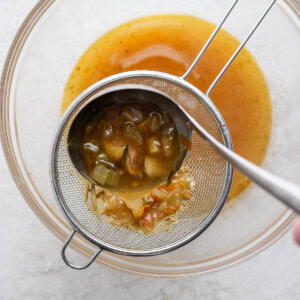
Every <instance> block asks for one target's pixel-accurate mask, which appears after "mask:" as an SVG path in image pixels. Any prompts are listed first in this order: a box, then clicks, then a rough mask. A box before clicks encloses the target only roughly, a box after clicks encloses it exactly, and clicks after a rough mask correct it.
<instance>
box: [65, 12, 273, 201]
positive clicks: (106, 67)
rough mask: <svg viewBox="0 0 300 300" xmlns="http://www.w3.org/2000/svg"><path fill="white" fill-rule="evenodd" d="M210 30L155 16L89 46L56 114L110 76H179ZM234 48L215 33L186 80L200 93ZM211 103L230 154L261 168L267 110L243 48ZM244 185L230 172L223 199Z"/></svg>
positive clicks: (200, 23)
mask: <svg viewBox="0 0 300 300" xmlns="http://www.w3.org/2000/svg"><path fill="white" fill-rule="evenodd" d="M214 28H215V25H214V24H212V23H209V22H207V21H204V20H201V19H198V18H195V17H192V16H180V15H158V16H150V17H145V18H141V19H137V20H133V21H131V22H128V23H125V24H123V25H121V26H119V27H117V28H115V29H113V30H111V31H110V32H108V33H106V34H105V35H104V36H102V37H100V38H99V39H98V40H97V41H96V42H94V43H93V44H92V45H91V46H90V47H89V48H88V49H87V50H86V52H85V53H84V54H83V55H82V57H81V58H80V59H79V61H78V62H77V64H76V66H75V67H74V69H73V71H72V73H71V75H70V78H69V80H68V82H67V85H66V88H65V92H64V96H63V101H62V106H61V110H62V112H63V111H64V110H65V109H66V108H67V107H68V105H69V104H70V103H71V102H72V101H73V99H74V98H75V97H76V96H77V95H78V94H80V93H81V92H82V91H83V90H84V89H86V88H87V87H88V86H90V85H91V84H93V83H95V82H97V81H98V80H100V79H103V78H105V77H107V76H110V75H113V74H116V73H120V72H125V71H130V70H156V71H162V72H167V73H171V74H173V75H179V76H180V75H183V74H184V73H185V71H186V70H187V68H188V66H189V65H190V64H191V62H192V61H193V60H194V58H195V57H196V56H197V54H198V52H199V51H200V49H201V47H202V46H203V45H204V43H205V42H206V40H207V39H208V38H209V35H210V34H211V32H212V31H213V29H214ZM238 45H239V42H238V40H236V39H235V38H234V37H233V36H232V35H231V34H229V33H228V32H226V31H225V30H221V31H220V32H219V34H218V35H217V37H216V38H215V40H214V41H213V42H212V44H211V45H210V47H209V48H208V49H207V51H206V53H205V54H204V56H203V57H202V59H201V61H200V62H199V63H198V65H197V67H196V68H195V69H194V71H193V72H192V73H191V75H190V76H189V77H188V78H187V80H188V81H189V82H191V83H192V84H194V85H195V86H196V87H198V88H199V89H200V90H202V91H204V92H205V91H206V90H207V89H208V87H209V86H210V84H211V83H212V81H213V79H214V78H215V77H216V75H217V74H218V73H219V71H220V70H221V69H222V67H223V66H224V64H225V63H226V61H227V60H228V59H229V57H230V56H231V55H232V53H233V52H234V50H235V49H236V48H237V46H238ZM211 99H212V101H213V102H214V103H215V105H216V106H217V108H218V109H219V110H220V112H221V114H222V115H223V117H224V119H225V121H226V123H227V125H228V127H229V130H230V133H231V136H232V140H233V146H234V150H235V151H236V152H237V153H238V154H240V155H242V156H243V157H245V158H247V159H249V160H250V161H252V162H254V163H255V164H258V165H259V164H261V163H262V161H263V159H264V157H265V154H266V151H267V147H268V143H269V138H270V133H271V125H272V106H271V100H270V95H269V91H268V87H267V84H266V81H265V79H264V76H263V74H262V72H261V70H260V68H259V66H258V65H257V63H256V61H255V59H254V58H253V57H252V55H251V54H250V53H249V52H248V51H247V50H246V49H244V50H242V51H241V53H240V54H239V55H238V57H237V58H236V60H235V61H234V62H233V64H232V65H231V66H230V68H229V69H228V70H227V71H226V73H225V75H224V76H223V77H222V79H221V80H220V82H219V83H218V85H217V86H216V88H215V89H214V90H213V92H212V93H211ZM249 183H250V182H249V180H248V179H246V178H245V177H244V176H243V175H242V174H240V173H239V172H237V171H235V175H234V180H233V185H232V189H231V192H230V196H229V199H232V198H233V197H235V196H237V195H238V194H240V193H241V192H242V191H243V190H245V189H246V188H247V186H248V185H249Z"/></svg>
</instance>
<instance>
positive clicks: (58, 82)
mask: <svg viewBox="0 0 300 300" xmlns="http://www.w3.org/2000/svg"><path fill="white" fill-rule="evenodd" d="M231 2H232V0H230V1H229V0H228V1H227V0H226V1H217V0H214V1H213V0H202V1H197V0H190V1H179V0H178V1H177V0H176V1H174V0H152V1H146V0H141V1H136V0H126V1H125V0H115V1H101V0H89V1H84V0H58V1H51V0H44V1H40V2H39V3H38V4H37V5H36V7H35V8H34V9H33V10H32V11H31V13H30V14H29V16H28V17H27V19H26V20H25V21H24V23H23V25H22V26H21V28H20V30H19V32H18V33H17V35H16V38H15V40H14V42H13V44H12V47H11V49H10V51H9V54H8V56H7V60H6V64H5V68H4V71H3V77H2V81H1V106H2V110H1V126H2V128H1V131H2V132H1V133H2V144H3V148H4V153H5V155H6V159H7V162H8V164H9V167H10V170H11V173H12V175H13V178H14V180H15V182H16V183H17V186H18V188H19V189H20V191H21V193H22V195H23V197H24V199H25V200H26V201H27V202H28V204H29V205H30V206H31V208H32V209H33V211H34V212H35V213H36V214H37V215H38V216H39V218H40V219H41V221H42V222H43V223H44V224H45V225H46V226H47V227H48V228H49V229H50V230H51V231H52V232H53V233H54V234H55V235H56V236H57V237H58V238H59V239H61V240H63V241H64V240H66V238H67V236H68V235H69V234H70V232H71V230H70V227H69V226H68V224H66V221H65V219H64V217H63V216H62V214H61V212H60V211H59V209H58V206H57V204H56V201H55V199H54V195H53V192H52V190H51V186H50V180H49V174H48V170H49V152H50V145H51V140H52V137H53V135H54V132H55V129H56V125H57V123H58V121H59V118H60V103H61V98H62V94H63V90H64V87H65V84H66V81H67V78H68V76H69V74H70V72H71V70H72V68H73V66H74V65H75V63H76V61H77V60H78V58H79V57H80V56H81V54H82V53H83V51H84V50H85V49H86V48H87V47H88V46H89V45H90V44H91V43H92V42H93V41H95V40H96V39H97V38H98V37H100V36H101V35H102V34H104V33H105V32H107V31H108V30H110V29H111V28H113V27H115V26H117V25H119V24H121V23H123V22H126V21H128V20H131V19H134V18H137V17H141V16H145V15H152V14H162V13H168V14H191V15H194V16H198V17H200V18H203V19H207V20H209V21H211V22H214V23H217V22H218V21H219V20H220V19H221V18H222V16H223V14H224V12H225V11H226V10H227V8H228V7H229V5H230V3H231ZM268 2H269V0H263V1H262V0H255V1H251V4H250V2H249V1H241V3H239V4H238V5H237V7H236V9H235V11H234V12H233V14H232V16H231V17H230V19H229V20H228V22H226V23H225V26H224V27H225V29H227V30H228V31H229V32H231V33H232V34H233V35H234V36H236V37H237V38H238V39H240V40H241V39H243V37H244V36H245V34H246V33H247V31H248V30H249V29H250V27H251V26H252V25H253V24H254V22H255V20H256V19H257V18H258V16H259V15H260V14H261V13H262V11H263V10H264V8H265V7H266V6H267V4H268ZM299 11H300V6H299V4H297V2H295V1H278V3H277V4H276V5H275V6H274V7H273V9H272V10H271V12H270V13H269V15H268V16H267V18H266V19H265V20H264V21H263V23H262V24H261V26H260V28H259V29H258V31H257V32H256V33H255V35H254V36H253V37H252V39H251V40H250V42H249V44H248V45H247V48H248V49H249V50H250V52H251V53H252V54H253V55H254V57H255V58H256V60H257V61H258V63H259V65H260V67H261V68H262V70H263V73H264V75H265V77H266V80H267V82H268V85H269V88H270V93H271V98H272V103H273V128H272V136H271V142H270V146H269V149H268V153H267V156H266V159H265V162H264V165H263V166H264V167H265V168H266V169H268V170H270V171H273V172H275V173H279V174H281V175H282V176H284V177H286V178H288V179H291V180H293V181H294V182H298V183H300V172H299V170H300V151H299V149H300V138H299V130H300V101H299V96H300V84H299V78H300V57H299V53H300V21H299ZM294 217H295V216H294V214H293V213H292V212H291V211H289V210H287V209H286V208H285V207H284V206H283V205H281V204H280V203H279V202H278V201H276V200H274V199H273V198H272V197H271V196H269V195H267V194H266V193H265V192H263V191H262V190H261V189H260V188H258V187H256V186H255V185H250V187H249V188H248V189H247V190H246V191H245V192H244V193H243V194H241V195H240V196H239V197H238V198H236V199H235V200H234V201H232V202H230V203H229V204H228V205H227V206H226V207H225V208H224V209H223V211H222V213H221V215H220V216H219V217H218V218H217V220H216V221H215V222H214V223H213V224H212V225H211V226H210V227H209V228H208V230H207V231H205V232H204V233H203V234H202V235H201V236H200V237H199V238H198V239H196V240H195V241H193V242H191V243H190V244H188V245H187V246H184V247H183V248H181V249H178V250H176V251H174V252H171V253H169V254H165V255H161V256H156V257H150V258H132V257H130V258H129V257H122V256H118V255H114V254H111V253H107V252H105V253H103V254H101V255H100V256H99V257H98V262H101V263H103V264H105V265H108V266H111V267H114V268H116V269H119V270H126V271H128V272H132V273H135V274H142V275H152V276H168V277H176V276H186V275H193V274H201V273H206V272H211V271H215V270H220V269H223V268H224V267H228V266H230V265H233V264H236V263H238V262H241V261H243V260H245V259H247V258H249V257H251V256H253V255H256V254H258V253H260V252H261V251H262V250H264V249H266V248H267V247H269V246H270V245H272V244H273V243H274V242H275V241H277V240H278V239H279V238H280V237H282V236H283V235H284V234H285V233H286V232H287V231H288V230H289V228H290V226H291V224H292V223H293V220H294ZM72 246H73V248H74V249H76V250H77V251H79V252H81V253H84V254H87V255H90V254H91V253H92V252H93V251H94V246H93V245H91V244H90V243H88V242H87V241H85V240H84V239H80V238H77V239H75V240H73V242H72ZM57 255H59V251H58V252H57Z"/></svg>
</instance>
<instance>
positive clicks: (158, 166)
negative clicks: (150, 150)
mask: <svg viewBox="0 0 300 300" xmlns="http://www.w3.org/2000/svg"><path fill="white" fill-rule="evenodd" d="M144 170H145V173H146V174H147V175H148V176H149V177H150V178H154V177H162V176H165V175H166V171H165V169H164V164H163V162H162V161H161V159H159V158H156V157H151V156H146V157H145V162H144Z"/></svg>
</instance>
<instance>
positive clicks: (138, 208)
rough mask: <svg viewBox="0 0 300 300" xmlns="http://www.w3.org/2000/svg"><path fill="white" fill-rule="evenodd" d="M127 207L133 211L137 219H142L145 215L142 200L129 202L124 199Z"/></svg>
mask: <svg viewBox="0 0 300 300" xmlns="http://www.w3.org/2000/svg"><path fill="white" fill-rule="evenodd" d="M122 200H123V201H124V202H125V204H126V206H127V207H128V208H129V209H130V210H131V211H132V213H133V215H134V217H135V218H140V217H141V216H142V215H143V214H144V209H145V207H144V201H143V199H141V198H138V199H134V200H128V199H125V198H124V199H122Z"/></svg>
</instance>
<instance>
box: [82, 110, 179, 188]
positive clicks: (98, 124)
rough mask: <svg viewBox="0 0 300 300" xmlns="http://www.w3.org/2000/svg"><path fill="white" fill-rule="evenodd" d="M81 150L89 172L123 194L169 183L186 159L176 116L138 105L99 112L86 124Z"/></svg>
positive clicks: (98, 180) (103, 184)
mask: <svg viewBox="0 0 300 300" xmlns="http://www.w3.org/2000/svg"><path fill="white" fill-rule="evenodd" d="M182 147H183V146H181V148H182ZM81 154H82V157H83V161H84V164H85V167H86V170H87V172H88V174H89V176H90V177H91V178H93V180H94V181H96V182H97V183H98V184H100V185H101V186H104V187H107V188H108V189H110V190H115V191H118V192H120V193H129V192H137V191H145V190H147V189H151V188H154V187H156V186H158V185H159V184H161V183H165V182H166V180H167V178H168V177H169V175H170V174H173V172H174V171H175V170H174V162H176V161H178V160H181V161H182V160H183V158H184V155H183V154H184V153H181V152H180V141H179V138H178V133H177V129H176V127H175V125H174V122H173V120H172V118H171V116H169V115H168V114H167V112H164V111H160V110H158V109H155V108H153V107H151V108H150V107H147V106H133V105H130V106H126V107H121V108H120V107H114V108H110V109H109V110H108V111H106V112H105V113H100V114H99V115H97V116H95V117H94V120H91V121H90V122H89V124H88V125H87V127H86V129H85V134H84V137H83V140H82V145H81ZM176 171H177V170H176Z"/></svg>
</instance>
